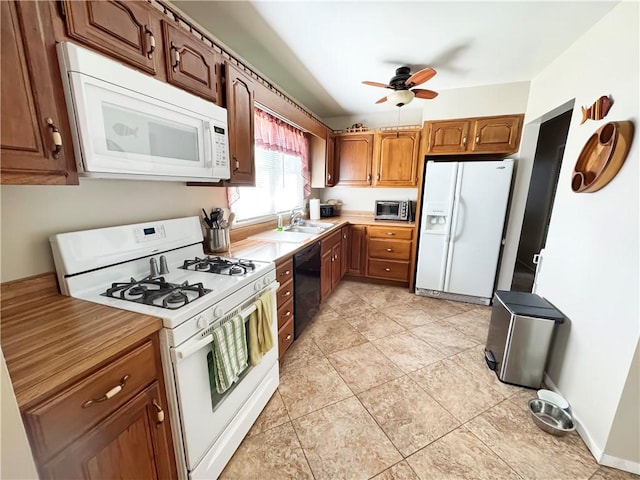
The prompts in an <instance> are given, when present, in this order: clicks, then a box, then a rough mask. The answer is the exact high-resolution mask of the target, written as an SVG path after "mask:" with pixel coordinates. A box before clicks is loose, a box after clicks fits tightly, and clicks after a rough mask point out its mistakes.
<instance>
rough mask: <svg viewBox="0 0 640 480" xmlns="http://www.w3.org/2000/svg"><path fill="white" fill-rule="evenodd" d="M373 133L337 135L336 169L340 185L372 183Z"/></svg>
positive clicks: (366, 185)
mask: <svg viewBox="0 0 640 480" xmlns="http://www.w3.org/2000/svg"><path fill="white" fill-rule="evenodd" d="M372 154H373V133H357V134H349V133H347V134H342V135H337V136H336V140H335V159H336V163H337V165H336V170H337V171H338V182H337V183H336V185H340V186H355V187H368V186H369V185H371V159H372Z"/></svg>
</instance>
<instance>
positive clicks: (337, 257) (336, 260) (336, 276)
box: [331, 242, 342, 291]
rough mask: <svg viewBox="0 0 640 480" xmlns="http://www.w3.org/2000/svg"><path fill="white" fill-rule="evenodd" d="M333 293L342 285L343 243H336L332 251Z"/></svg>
mask: <svg viewBox="0 0 640 480" xmlns="http://www.w3.org/2000/svg"><path fill="white" fill-rule="evenodd" d="M331 263H332V265H331V291H333V290H334V289H335V288H336V287H337V286H338V283H340V278H341V272H342V242H338V243H336V244H335V245H334V246H333V248H332V249H331Z"/></svg>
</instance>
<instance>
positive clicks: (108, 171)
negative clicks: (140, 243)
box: [57, 42, 230, 182]
mask: <svg viewBox="0 0 640 480" xmlns="http://www.w3.org/2000/svg"><path fill="white" fill-rule="evenodd" d="M57 49H58V59H59V63H60V71H61V74H62V80H63V83H64V89H65V98H66V101H67V108H68V110H69V118H70V121H71V125H72V131H73V142H74V147H75V152H76V163H77V166H78V173H79V174H80V175H83V176H89V177H100V178H129V179H155V180H179V181H194V182H215V181H218V180H221V179H228V178H229V177H230V175H229V173H230V168H229V141H228V135H227V132H228V129H227V111H226V109H224V108H222V107H219V106H217V105H216V104H214V103H212V102H210V101H207V100H204V99H202V98H200V97H197V96H195V95H192V94H190V93H187V92H185V91H184V90H180V89H179V88H176V87H173V86H171V85H169V84H167V83H164V82H161V81H159V80H156V79H155V78H151V77H150V76H148V75H145V74H143V73H140V72H137V71H135V70H132V69H131V68H128V67H125V66H124V65H122V64H121V63H119V62H116V61H114V60H111V59H109V58H106V57H104V56H102V55H100V54H97V53H95V52H92V51H90V50H87V49H85V48H82V47H79V46H77V45H75V44H73V43H69V42H61V43H59V44H58V45H57Z"/></svg>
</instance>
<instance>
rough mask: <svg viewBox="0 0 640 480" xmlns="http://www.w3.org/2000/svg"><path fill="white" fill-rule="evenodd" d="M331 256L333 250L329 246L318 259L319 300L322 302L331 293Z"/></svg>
mask: <svg viewBox="0 0 640 480" xmlns="http://www.w3.org/2000/svg"><path fill="white" fill-rule="evenodd" d="M332 257H333V250H332V249H330V248H329V249H327V251H326V252H324V253H323V254H322V257H321V259H320V302H324V300H325V299H326V298H327V297H328V296H329V294H330V293H331V288H332V281H333V269H332V266H333V262H332V261H331V258H332Z"/></svg>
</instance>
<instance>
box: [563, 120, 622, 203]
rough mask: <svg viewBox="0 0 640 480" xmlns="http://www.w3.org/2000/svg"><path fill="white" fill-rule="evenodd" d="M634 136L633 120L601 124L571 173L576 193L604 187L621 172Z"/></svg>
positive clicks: (583, 149) (593, 190) (586, 144)
mask: <svg viewBox="0 0 640 480" xmlns="http://www.w3.org/2000/svg"><path fill="white" fill-rule="evenodd" d="M632 140H633V123H632V122H630V121H624V122H609V123H606V124H604V125H603V126H601V127H600V128H598V130H596V131H595V133H594V134H593V135H591V137H589V139H588V140H587V142H586V143H585V145H584V147H583V148H582V151H581V152H580V155H578V161H577V162H576V165H575V167H573V176H572V177H571V189H572V190H573V191H574V192H576V193H591V192H595V191H598V190H600V189H601V188H602V187H604V186H605V185H607V184H608V183H609V182H610V181H611V180H613V178H614V177H615V176H616V175H617V173H618V171H619V170H620V168H621V167H622V164H623V163H624V161H625V159H626V158H627V155H628V154H629V149H630V148H631V141H632Z"/></svg>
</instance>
